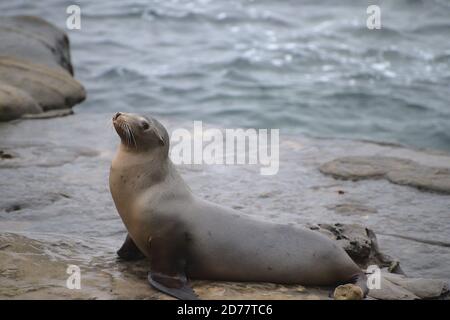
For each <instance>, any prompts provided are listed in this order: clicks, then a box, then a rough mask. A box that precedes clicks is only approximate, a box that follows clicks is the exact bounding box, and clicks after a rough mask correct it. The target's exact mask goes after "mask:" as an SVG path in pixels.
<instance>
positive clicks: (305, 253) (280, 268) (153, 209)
mask: <svg viewBox="0 0 450 320" xmlns="http://www.w3.org/2000/svg"><path fill="white" fill-rule="evenodd" d="M132 116H134V115H130V117H132ZM160 136H165V139H166V140H167V141H166V142H165V147H166V150H165V151H164V152H161V150H157V149H156V151H155V149H153V148H152V149H150V150H147V151H136V150H133V148H130V147H129V146H128V147H127V146H126V145H124V144H121V146H120V147H119V149H118V152H117V154H116V156H115V158H114V160H113V162H112V165H111V173H110V189H111V193H112V197H113V199H114V202H115V204H116V207H117V210H118V211H119V214H120V216H121V218H122V220H123V222H124V224H125V226H126V228H127V230H128V232H129V235H130V237H131V238H132V240H133V242H134V243H135V245H136V246H137V247H138V248H139V250H140V251H141V252H142V253H143V254H144V255H146V256H147V257H149V258H150V261H151V264H153V260H155V263H160V260H164V259H165V257H166V256H168V257H169V258H168V260H171V261H178V262H176V263H175V262H173V263H172V264H171V265H177V266H178V267H177V269H176V270H175V269H174V270H172V269H171V268H172V267H171V265H170V266H169V263H168V264H164V265H163V266H161V267H160V268H159V269H161V270H163V271H161V270H159V271H158V272H159V273H167V274H172V275H173V274H178V273H182V274H183V273H185V275H186V276H187V277H188V278H192V279H205V280H206V279H209V280H226V281H255V282H274V283H286V284H302V285H336V284H340V283H344V282H345V281H349V280H350V279H352V278H353V277H355V276H357V275H360V274H361V270H360V269H359V267H358V266H357V265H356V264H355V263H354V262H353V261H352V260H351V258H350V257H349V256H348V255H347V253H346V252H345V251H344V250H343V249H342V248H341V247H340V246H338V245H337V244H335V243H334V242H333V241H331V240H330V239H328V238H327V237H325V236H324V235H322V234H320V233H318V232H315V231H311V230H308V229H304V228H300V227H294V226H288V225H280V224H274V223H269V222H263V221H260V220H257V219H254V218H251V217H249V216H247V215H245V214H242V213H240V212H238V211H236V210H232V209H228V208H225V207H222V206H219V205H217V204H214V203H211V202H208V201H205V200H203V199H200V198H198V197H196V196H195V195H193V194H192V192H191V191H190V189H189V187H188V186H187V185H186V183H185V182H184V181H183V179H182V178H181V176H180V175H179V174H178V172H177V170H176V168H175V166H174V165H173V164H172V162H171V161H170V159H169V157H168V156H167V155H166V154H165V152H166V151H167V148H168V146H167V145H168V135H167V133H166V132H164V133H161V134H160ZM155 247H156V248H155ZM154 255H157V256H158V259H159V260H158V261H157V260H156V259H155V257H154ZM161 257H162V258H161ZM179 257H182V259H181V258H180V259H179ZM165 269H171V270H170V272H169V271H168V272H165V271H164V270H165ZM180 269H183V270H180Z"/></svg>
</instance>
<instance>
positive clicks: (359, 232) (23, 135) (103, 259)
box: [0, 113, 450, 299]
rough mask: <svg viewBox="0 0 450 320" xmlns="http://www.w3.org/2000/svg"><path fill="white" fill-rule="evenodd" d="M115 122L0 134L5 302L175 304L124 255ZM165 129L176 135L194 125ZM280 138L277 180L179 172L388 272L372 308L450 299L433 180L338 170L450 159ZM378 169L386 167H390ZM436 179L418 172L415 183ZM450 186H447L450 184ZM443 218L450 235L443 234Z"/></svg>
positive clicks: (309, 291) (295, 294)
mask: <svg viewBox="0 0 450 320" xmlns="http://www.w3.org/2000/svg"><path fill="white" fill-rule="evenodd" d="M109 117H110V115H108V114H87V113H80V114H76V115H73V116H70V117H65V118H56V119H41V120H33V121H19V122H17V121H15V122H11V123H8V124H3V125H2V126H0V135H1V136H2V137H4V139H2V141H1V145H0V150H2V151H1V159H0V172H1V174H2V177H3V179H2V180H1V181H0V189H1V190H2V192H1V193H0V221H1V222H0V282H1V284H2V285H1V286H0V287H1V289H0V297H1V298H8V299H9V298H17V299H19V298H26V299H34V298H50V299H60V298H82V299H109V298H120V299H134V298H136V299H166V298H167V297H166V296H164V295H162V294H160V293H158V292H156V291H154V290H152V289H151V288H150V287H149V286H148V284H147V282H146V271H147V265H146V261H145V260H143V261H139V262H124V261H120V260H119V259H118V258H117V256H116V253H115V251H116V250H117V249H118V248H119V247H120V245H121V242H122V241H123V239H124V237H125V234H126V233H125V229H124V227H123V224H122V222H121V221H120V219H119V217H118V214H117V213H116V211H115V208H114V206H113V203H112V200H111V198H110V194H109V190H108V184H107V181H108V171H109V164H110V161H111V158H112V156H113V153H114V149H115V146H116V143H117V141H116V136H115V134H114V133H113V131H112V129H111V128H110V125H109V124H108V122H109ZM162 121H163V123H164V124H165V125H166V126H168V128H169V130H170V129H171V128H174V127H187V126H188V124H185V123H179V122H177V121H173V120H165V119H163V120H162ZM280 140H281V150H280V152H281V154H280V157H281V163H280V172H279V173H278V175H277V176H275V177H265V176H260V175H259V174H258V172H259V169H258V168H257V167H255V166H231V167H224V166H180V168H179V169H180V171H181V173H182V175H183V176H184V177H185V179H186V181H187V182H188V183H189V185H190V186H191V187H192V189H193V191H194V192H195V193H197V194H199V195H201V196H202V197H204V198H207V199H209V200H212V201H214V202H217V203H221V204H224V205H227V206H231V207H233V208H235V209H237V210H242V211H243V212H245V213H248V214H249V215H252V216H253V217H254V218H256V219H265V220H270V221H273V222H275V223H285V224H292V225H303V226H307V227H309V228H311V229H312V230H316V231H317V232H322V233H324V234H326V235H327V236H329V237H330V238H332V239H334V240H335V241H336V242H337V243H339V244H340V245H342V246H343V247H344V248H345V250H346V251H347V252H348V253H349V255H350V256H351V257H352V258H353V259H354V260H355V261H356V262H357V263H358V264H359V265H360V266H361V267H362V268H365V267H367V266H368V265H370V264H376V265H378V266H379V267H380V268H382V270H383V277H382V289H381V290H372V291H371V292H370V295H369V299H419V298H426V299H429V298H444V297H448V294H447V292H448V289H447V285H448V280H449V279H448V278H446V277H445V274H446V273H447V270H448V269H446V268H448V264H447V261H448V258H449V257H450V249H449V246H448V241H447V239H446V238H447V232H446V230H448V229H447V228H448V219H446V217H448V207H449V205H450V198H449V197H448V195H446V194H444V193H442V192H439V193H437V192H432V191H430V190H431V188H432V184H434V183H435V181H434V180H433V179H422V180H421V181H422V182H421V183H422V187H421V188H420V189H417V188H416V187H410V186H408V185H398V184H396V183H392V182H391V181H390V180H388V179H384V178H383V177H384V176H382V175H377V176H373V175H372V176H370V175H369V178H366V179H354V178H351V179H347V177H344V176H343V175H344V173H342V172H344V171H345V173H346V174H348V172H357V171H358V172H360V171H361V163H360V161H361V160H358V161H356V163H355V164H352V163H351V162H349V161H348V160H346V161H345V163H346V167H345V170H343V171H339V170H338V169H336V168H335V167H334V166H331V164H335V163H340V162H339V161H341V160H339V159H342V158H341V157H343V156H344V155H345V156H346V157H350V159H353V158H352V157H356V159H361V157H363V159H378V158H377V157H379V155H380V154H383V156H384V157H392V158H395V159H404V161H406V162H407V163H408V161H409V160H411V159H414V162H415V163H416V166H418V165H421V166H424V167H425V168H434V169H433V170H432V172H436V170H437V171H438V172H445V171H446V170H448V165H449V163H450V161H449V160H450V157H449V156H448V155H446V154H441V153H432V152H426V151H415V150H411V149H406V148H403V147H400V146H393V145H380V144H374V143H370V142H362V141H347V140H324V139H306V138H299V137H289V136H285V137H283V138H282V139H280ZM349 150H351V151H349ZM336 159H337V160H336ZM366 161H367V160H366ZM373 163H376V161H375V160H374V162H373ZM378 165H379V166H380V167H383V168H384V165H383V162H379V164H378ZM329 167H333V170H334V171H333V172H334V173H333V176H334V175H337V172H340V173H339V174H340V175H342V176H339V177H338V178H339V179H337V180H336V179H335V178H334V177H333V176H329V174H328V172H327V174H323V173H322V172H323V171H325V169H326V170H328V169H327V168H329ZM436 168H438V169H436ZM341 169H342V168H341ZM367 170H369V169H367ZM429 170H431V169H423V170H418V171H417V172H418V175H417V176H416V177H415V179H421V178H423V177H424V176H423V174H424V172H431V171H429ZM321 171H322V172H321ZM412 172H415V171H412ZM352 174H353V173H352ZM359 174H361V173H359ZM409 174H410V175H412V174H413V173H409ZM419 174H420V175H421V176H419ZM344 178H345V179H344ZM448 178H449V177H448V176H445V175H444V176H443V177H441V179H442V181H443V185H445V183H447V182H448V180H445V179H448ZM218 180H220V182H221V183H216V181H218ZM255 182H257V183H255ZM428 182H429V185H427V186H429V187H428V188H424V187H423V185H425V184H427V183H428ZM436 219H438V221H439V219H441V220H440V221H442V223H441V225H439V226H435V225H433V223H434V221H436ZM431 225H433V226H434V228H433V229H431V227H430V226H431ZM375 234H378V235H379V236H378V237H379V239H377V238H376V237H375ZM392 257H393V258H392ZM71 264H75V265H77V266H79V267H80V270H81V275H82V280H81V285H82V289H80V290H69V289H68V288H67V287H66V280H67V277H68V276H69V275H68V274H67V273H66V269H67V267H68V265H71ZM402 272H405V273H406V276H403V275H401V273H402ZM439 278H442V280H438V279H439ZM433 279H435V280H433ZM194 288H195V290H196V292H197V293H198V294H199V295H200V297H201V298H203V299H222V298H223V299H241V298H242V299H259V298H264V299H330V293H331V292H332V288H310V287H302V286H282V285H275V284H263V283H258V284H253V283H252V284H250V283H249V284H243V283H219V282H217V283H211V282H205V281H194Z"/></svg>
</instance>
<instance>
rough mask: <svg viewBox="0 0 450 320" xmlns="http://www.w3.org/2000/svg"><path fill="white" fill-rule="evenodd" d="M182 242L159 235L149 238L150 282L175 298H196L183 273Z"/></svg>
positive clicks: (184, 262)
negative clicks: (165, 238) (166, 239)
mask: <svg viewBox="0 0 450 320" xmlns="http://www.w3.org/2000/svg"><path fill="white" fill-rule="evenodd" d="M183 244H184V242H183V241H176V239H173V237H172V239H169V240H168V241H164V240H163V239H162V238H161V237H159V238H152V239H151V240H150V256H151V258H150V260H151V262H150V272H149V273H148V276H147V278H148V281H149V282H150V284H151V285H152V286H153V287H154V288H156V289H158V290H160V291H162V292H164V293H166V294H168V295H170V296H172V297H175V298H177V299H181V300H198V299H199V298H198V296H197V295H196V294H195V292H194V290H193V289H192V288H191V286H190V285H189V282H188V280H187V277H186V273H185V266H186V260H185V258H184V254H183V253H184V252H186V251H185V250H184V245H183Z"/></svg>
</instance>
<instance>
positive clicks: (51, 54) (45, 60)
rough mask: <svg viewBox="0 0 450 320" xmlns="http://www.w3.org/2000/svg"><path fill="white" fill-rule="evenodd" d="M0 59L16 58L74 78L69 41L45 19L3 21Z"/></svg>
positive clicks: (29, 18)
mask: <svg viewBox="0 0 450 320" xmlns="http://www.w3.org/2000/svg"><path fill="white" fill-rule="evenodd" d="M0 39H1V43H2V46H1V47H0V56H2V57H3V56H9V57H15V58H17V59H20V60H25V61H31V62H33V63H36V64H40V65H44V66H47V67H50V68H53V69H54V68H62V69H64V70H66V71H67V72H68V73H69V74H71V75H73V68H72V64H71V62H70V51H69V38H68V37H67V35H66V34H65V33H64V32H63V31H62V30H60V29H58V28H56V27H55V26H53V25H52V24H50V23H48V22H47V21H45V20H44V19H41V18H39V17H33V16H13V17H2V18H1V19H0Z"/></svg>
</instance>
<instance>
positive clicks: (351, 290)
mask: <svg viewBox="0 0 450 320" xmlns="http://www.w3.org/2000/svg"><path fill="white" fill-rule="evenodd" d="M333 297H334V299H335V300H362V299H364V293H363V291H362V289H361V288H360V287H358V286H356V285H354V284H351V283H348V284H344V285H341V286H339V287H337V288H336V289H335V290H334V293H333Z"/></svg>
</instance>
